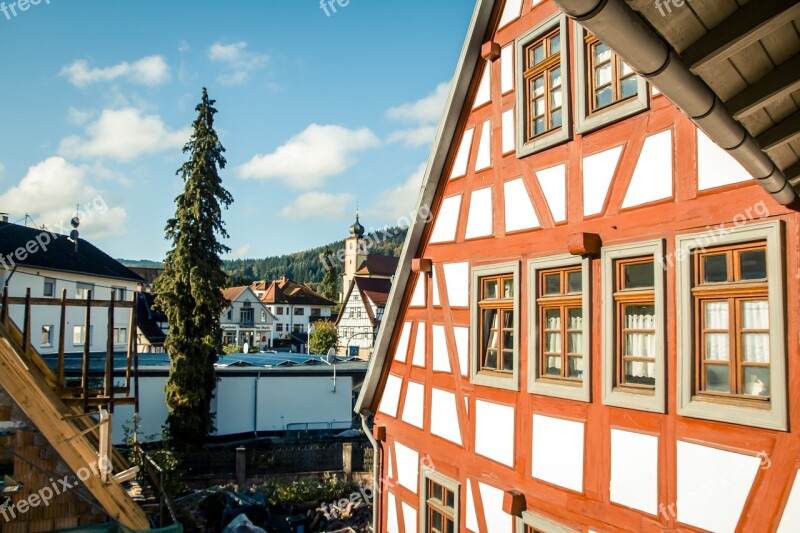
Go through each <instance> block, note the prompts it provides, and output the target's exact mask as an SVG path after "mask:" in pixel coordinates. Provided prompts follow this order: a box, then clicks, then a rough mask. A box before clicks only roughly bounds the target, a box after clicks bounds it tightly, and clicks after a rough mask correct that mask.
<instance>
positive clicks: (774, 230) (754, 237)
mask: <svg viewBox="0 0 800 533" xmlns="http://www.w3.org/2000/svg"><path fill="white" fill-rule="evenodd" d="M784 232H785V228H784V224H783V222H782V221H780V220H775V221H771V222H763V223H756V224H747V225H743V226H740V227H730V228H729V232H728V233H727V234H725V235H719V232H712V233H705V232H704V233H692V234H686V235H678V236H677V237H676V238H675V250H676V257H675V262H676V263H677V264H676V268H675V270H676V284H675V286H676V310H677V315H678V328H677V329H678V338H677V347H678V358H677V359H678V375H677V380H676V381H677V388H678V414H680V415H682V416H687V417H691V418H702V419H706V420H715V421H718V422H729V423H732V424H741V425H745V426H753V427H759V428H765V429H774V430H779V431H788V430H789V420H788V418H789V416H788V407H787V390H786V383H787V378H788V376H787V371H786V339H785V333H784V332H785V321H786V318H785V316H784V305H783V303H784V302H783V300H784V298H785V297H786V295H785V293H784V269H783V262H784V258H785V255H784ZM763 240H766V241H767V280H768V284H769V289H768V290H769V296H768V299H769V317H770V322H769V329H770V336H769V342H770V345H769V346H770V402H769V405H770V408H769V409H764V408H757V407H751V406H748V405H744V404H742V403H741V402H738V403H737V402H731V403H724V402H708V401H703V399H702V398H698V397H696V396H694V357H695V353H694V346H693V342H694V336H695V323H694V316H693V298H692V293H691V291H692V283H693V279H692V278H693V276H692V257H693V255H692V253H693V251H694V250H697V249H700V248H703V247H711V246H724V245H731V244H739V243H746V242H751V241H763Z"/></svg>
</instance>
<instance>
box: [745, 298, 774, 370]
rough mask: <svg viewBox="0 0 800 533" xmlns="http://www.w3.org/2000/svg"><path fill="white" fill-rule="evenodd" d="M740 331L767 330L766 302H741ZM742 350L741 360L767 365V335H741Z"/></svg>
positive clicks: (767, 310)
mask: <svg viewBox="0 0 800 533" xmlns="http://www.w3.org/2000/svg"><path fill="white" fill-rule="evenodd" d="M742 329H744V330H754V329H755V330H759V329H761V330H768V329H769V304H768V302H767V301H766V300H746V301H744V302H742ZM742 349H743V353H742V358H743V359H744V360H745V361H746V362H748V363H769V333H744V334H742Z"/></svg>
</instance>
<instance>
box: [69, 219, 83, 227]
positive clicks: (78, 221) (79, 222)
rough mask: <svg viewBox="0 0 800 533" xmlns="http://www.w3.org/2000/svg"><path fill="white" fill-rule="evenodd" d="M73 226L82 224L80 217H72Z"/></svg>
mask: <svg viewBox="0 0 800 533" xmlns="http://www.w3.org/2000/svg"><path fill="white" fill-rule="evenodd" d="M69 223H70V224H71V225H72V227H73V228H77V227H78V226H80V225H81V219H79V218H78V217H72V220H70V221H69Z"/></svg>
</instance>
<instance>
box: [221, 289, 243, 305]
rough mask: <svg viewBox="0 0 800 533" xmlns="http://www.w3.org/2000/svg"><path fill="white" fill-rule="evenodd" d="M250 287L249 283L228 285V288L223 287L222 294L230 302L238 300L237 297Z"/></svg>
mask: <svg viewBox="0 0 800 533" xmlns="http://www.w3.org/2000/svg"><path fill="white" fill-rule="evenodd" d="M248 288H249V287H248V286H247V285H242V286H240V287H228V288H227V289H222V296H224V297H225V299H226V300H228V301H229V302H234V301H236V298H238V297H239V296H241V295H242V293H243V292H244V291H245V290H247V289H248Z"/></svg>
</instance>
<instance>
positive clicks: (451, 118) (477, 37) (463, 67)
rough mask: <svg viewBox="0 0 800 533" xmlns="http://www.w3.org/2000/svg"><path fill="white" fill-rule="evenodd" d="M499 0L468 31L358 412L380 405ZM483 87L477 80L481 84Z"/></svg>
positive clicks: (482, 3) (481, 8)
mask: <svg viewBox="0 0 800 533" xmlns="http://www.w3.org/2000/svg"><path fill="white" fill-rule="evenodd" d="M494 6H495V0H478V2H477V4H476V6H475V11H474V13H473V15H472V22H471V23H470V26H469V29H468V30H467V39H466V41H465V42H464V47H463V48H462V50H461V57H460V58H459V60H458V67H457V69H456V73H455V76H454V77H453V85H452V87H450V94H449V96H448V98H447V104H446V105H445V110H444V114H443V115H442V120H441V122H440V124H439V131H438V133H437V134H436V139H435V140H434V142H433V148H432V150H431V154H430V157H429V159H428V165H427V167H426V168H425V175H424V176H423V179H422V186H421V188H420V192H419V195H418V197H417V211H416V212H417V216H415V217H414V220H413V221H412V223H411V226H410V227H409V228H408V234H407V235H406V242H405V244H404V245H403V253H402V254H401V255H400V264H399V268H398V269H397V272H396V273H395V276H394V283H393V285H392V290H391V292H390V293H389V299H388V302H387V304H386V310H385V311H384V314H383V316H384V319H383V322H382V324H381V328H380V330H379V332H378V337H377V339H376V341H375V349H374V350H373V352H372V358H371V359H370V364H369V370H368V371H367V376H366V378H365V380H364V385H363V386H362V388H361V394H360V395H359V396H358V401H357V402H356V407H355V411H356V412H362V411H369V410H370V408H371V407H372V403H373V401H374V400H375V394H376V392H377V391H378V389H379V385H380V382H381V379H382V374H383V368H384V365H385V364H386V361H387V354H388V351H389V346H390V344H391V341H392V332H393V330H394V328H395V324H396V323H397V317H398V316H400V311H401V307H402V305H403V296H404V294H405V292H406V290H411V287H410V283H409V282H410V280H411V259H413V258H414V256H415V255H416V253H417V250H418V249H419V245H420V242H421V241H422V237H423V234H424V231H425V226H426V224H427V223H426V217H423V216H422V215H421V214H420V211H421V210H420V209H419V207H420V206H431V207H434V208H435V207H436V206H435V205H434V200H435V199H436V191H437V189H438V187H439V179H440V177H441V176H442V172H443V171H444V166H445V164H446V162H447V158H448V155H449V153H450V150H451V145H452V144H453V140H454V138H455V136H456V134H457V133H458V132H459V129H463V120H466V117H464V118H463V120H462V114H463V111H464V108H465V107H467V97H468V95H469V94H470V86H471V85H472V83H473V78H474V74H475V70H476V69H477V68H478V65H479V59H480V57H481V46H482V45H483V42H484V36H485V35H486V33H487V30H488V29H489V24H490V22H491V19H492V11H493V9H494ZM476 83H477V80H476Z"/></svg>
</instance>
